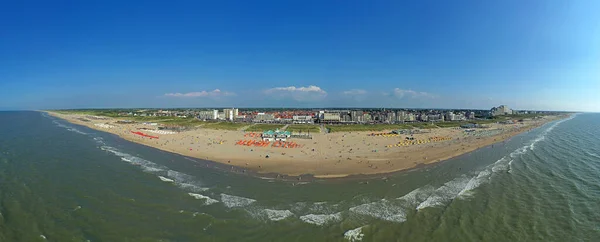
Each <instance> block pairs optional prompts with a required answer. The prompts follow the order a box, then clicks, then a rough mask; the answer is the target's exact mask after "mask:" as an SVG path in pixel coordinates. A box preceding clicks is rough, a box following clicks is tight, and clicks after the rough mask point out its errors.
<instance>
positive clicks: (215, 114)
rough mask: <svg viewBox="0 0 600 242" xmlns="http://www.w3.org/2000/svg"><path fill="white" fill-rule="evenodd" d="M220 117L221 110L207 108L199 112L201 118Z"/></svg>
mask: <svg viewBox="0 0 600 242" xmlns="http://www.w3.org/2000/svg"><path fill="white" fill-rule="evenodd" d="M217 118H219V110H205V111H199V112H198V119H201V120H215V119H217Z"/></svg>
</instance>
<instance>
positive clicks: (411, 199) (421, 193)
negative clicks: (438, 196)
mask: <svg viewBox="0 0 600 242" xmlns="http://www.w3.org/2000/svg"><path fill="white" fill-rule="evenodd" d="M434 190H435V189H434V188H433V187H432V186H429V185H427V186H424V187H419V188H417V189H415V190H412V191H411V192H409V193H407V194H406V195H404V196H402V197H399V198H397V199H398V200H402V201H405V202H407V203H408V205H411V206H417V205H418V204H420V203H421V202H423V201H425V200H426V199H427V198H428V197H429V196H431V194H432V193H433V192H434Z"/></svg>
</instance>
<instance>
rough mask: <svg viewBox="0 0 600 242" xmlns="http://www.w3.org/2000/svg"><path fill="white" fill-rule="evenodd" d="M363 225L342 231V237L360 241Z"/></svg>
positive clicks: (351, 241) (351, 240)
mask: <svg viewBox="0 0 600 242" xmlns="http://www.w3.org/2000/svg"><path fill="white" fill-rule="evenodd" d="M362 228H363V227H358V228H355V229H351V230H348V231H346V232H345V233H344V239H346V240H348V241H350V242H353V241H361V240H362V239H363V236H364V234H363V233H362Z"/></svg>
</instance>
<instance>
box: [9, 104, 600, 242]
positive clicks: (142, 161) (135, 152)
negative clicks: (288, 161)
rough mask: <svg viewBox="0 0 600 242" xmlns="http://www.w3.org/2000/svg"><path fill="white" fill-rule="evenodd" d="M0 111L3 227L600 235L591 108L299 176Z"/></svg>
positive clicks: (105, 236) (306, 236)
mask: <svg viewBox="0 0 600 242" xmlns="http://www.w3.org/2000/svg"><path fill="white" fill-rule="evenodd" d="M0 124H1V126H0V241H45V240H47V241H86V240H90V241H207V240H210V241H344V240H359V239H362V240H363V241H593V240H595V239H597V238H600V226H599V225H598V224H600V213H599V212H598V211H600V203H598V201H600V178H599V176H598V174H599V172H600V138H599V137H600V131H599V130H600V115H599V114H580V115H577V116H575V117H574V118H572V119H568V120H561V121H555V122H552V123H549V124H546V125H545V126H543V127H541V128H538V129H535V130H533V131H530V132H528V133H524V134H521V135H518V136H516V137H514V138H512V139H510V140H508V141H506V142H504V143H499V144H496V145H494V146H493V147H487V148H483V149H480V150H478V151H475V152H472V153H469V154H466V155H463V156H460V157H457V158H454V159H451V160H449V161H446V162H442V163H439V164H436V165H432V166H427V167H424V168H421V169H416V170H412V171H408V172H400V173H395V174H390V175H387V176H386V177H385V178H382V177H378V178H368V179H367V180H315V181H310V182H307V183H297V182H295V183H294V182H292V181H280V180H273V179H260V178H256V177H251V176H249V175H244V174H237V173H231V172H229V171H223V170H221V169H215V168H212V166H214V165H213V164H212V163H210V162H205V161H201V160H196V159H190V158H187V157H183V156H180V155H176V154H171V153H168V152H164V151H160V150H155V149H152V148H149V147H145V146H142V145H138V144H135V143H131V142H128V141H125V140H123V139H121V138H119V137H116V136H114V135H111V134H107V133H103V132H100V131H95V130H92V129H89V128H86V127H82V126H78V125H73V124H69V123H66V122H65V121H62V120H58V119H56V118H53V117H49V116H47V115H46V114H42V113H37V112H0ZM207 165H208V166H211V167H208V168H207ZM366 181H368V183H367V182H366Z"/></svg>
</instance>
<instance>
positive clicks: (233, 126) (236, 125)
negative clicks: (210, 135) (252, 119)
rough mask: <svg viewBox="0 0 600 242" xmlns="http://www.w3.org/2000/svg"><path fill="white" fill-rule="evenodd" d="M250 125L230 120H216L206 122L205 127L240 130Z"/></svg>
mask: <svg viewBox="0 0 600 242" xmlns="http://www.w3.org/2000/svg"><path fill="white" fill-rule="evenodd" d="M245 126H248V124H247V123H230V122H215V123H212V122H211V123H206V124H205V125H204V126H202V127H203V128H207V129H218V130H238V129H240V128H242V127H245Z"/></svg>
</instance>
